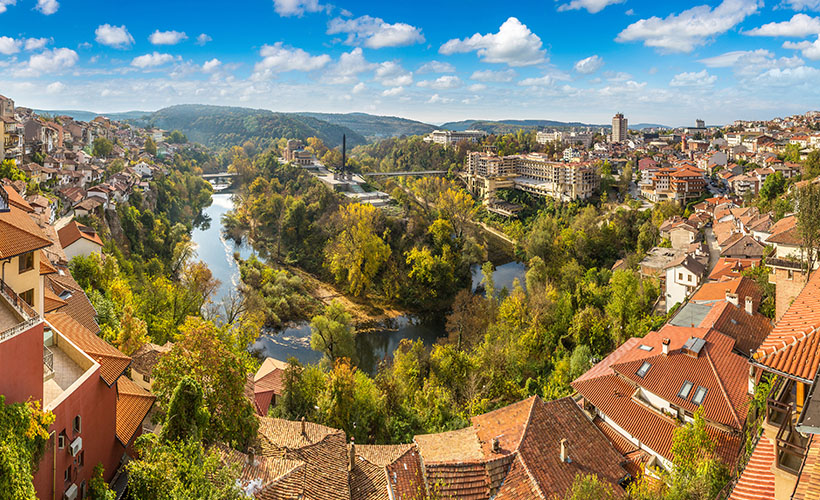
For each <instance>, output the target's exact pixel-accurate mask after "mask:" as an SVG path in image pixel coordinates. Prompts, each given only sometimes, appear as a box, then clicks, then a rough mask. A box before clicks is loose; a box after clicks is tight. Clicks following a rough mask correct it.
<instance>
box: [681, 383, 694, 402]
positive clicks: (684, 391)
mask: <svg viewBox="0 0 820 500" xmlns="http://www.w3.org/2000/svg"><path fill="white" fill-rule="evenodd" d="M693 385H694V384H693V383H692V382H689V381H688V380H685V381H684V382H683V385H682V386H681V388H680V391H679V392H678V397H679V398H681V399H686V398H688V397H689V393H690V392H691V391H692V386H693Z"/></svg>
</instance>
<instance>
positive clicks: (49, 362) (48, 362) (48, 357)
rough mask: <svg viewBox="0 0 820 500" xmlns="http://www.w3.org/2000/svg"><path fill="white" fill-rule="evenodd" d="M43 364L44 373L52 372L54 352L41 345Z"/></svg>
mask: <svg viewBox="0 0 820 500" xmlns="http://www.w3.org/2000/svg"><path fill="white" fill-rule="evenodd" d="M43 365H44V366H45V367H46V374H51V373H54V353H53V352H51V349H49V348H48V347H46V346H43Z"/></svg>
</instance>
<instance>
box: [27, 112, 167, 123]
mask: <svg viewBox="0 0 820 500" xmlns="http://www.w3.org/2000/svg"><path fill="white" fill-rule="evenodd" d="M33 111H34V112H35V113H37V114H38V115H50V116H70V117H72V118H74V119H75V120H77V121H81V122H90V121H91V120H93V119H94V118H96V117H98V116H105V117H106V118H110V119H111V120H115V121H125V120H136V119H139V118H141V117H143V116H145V115H150V114H151V111H121V112H117V113H96V112H94V111H81V110H76V109H35V110H33Z"/></svg>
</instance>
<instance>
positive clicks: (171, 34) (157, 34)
mask: <svg viewBox="0 0 820 500" xmlns="http://www.w3.org/2000/svg"><path fill="white" fill-rule="evenodd" d="M187 38H188V35H186V34H185V32H184V31H160V30H156V31H154V32H153V33H151V35H150V36H149V37H148V41H149V42H151V43H152V44H154V45H176V44H178V43H179V42H181V41H183V40H185V39H187Z"/></svg>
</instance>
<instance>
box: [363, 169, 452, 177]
mask: <svg viewBox="0 0 820 500" xmlns="http://www.w3.org/2000/svg"><path fill="white" fill-rule="evenodd" d="M362 175H366V176H368V177H412V176H422V177H424V176H434V175H447V171H446V170H421V171H417V172H409V171H408V172H364V173H362Z"/></svg>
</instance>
